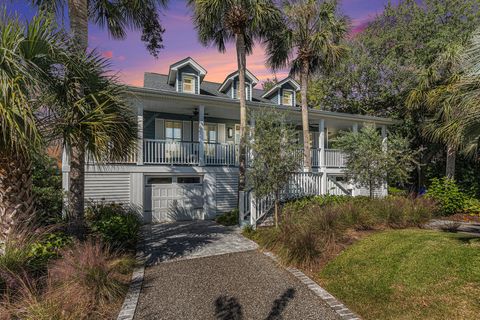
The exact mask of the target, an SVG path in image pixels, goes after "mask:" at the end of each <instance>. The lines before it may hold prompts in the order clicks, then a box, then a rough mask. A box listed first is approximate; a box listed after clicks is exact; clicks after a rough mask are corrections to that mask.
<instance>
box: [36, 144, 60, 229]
mask: <svg viewBox="0 0 480 320" xmlns="http://www.w3.org/2000/svg"><path fill="white" fill-rule="evenodd" d="M32 180H33V193H34V195H35V201H36V202H35V209H36V213H35V215H36V217H37V220H38V222H39V223H41V224H51V223H58V222H60V221H61V220H62V204H63V191H62V175H61V172H60V169H59V167H58V164H57V162H56V160H55V159H53V158H51V157H50V156H48V155H44V154H42V153H39V154H36V155H35V157H33V167H32Z"/></svg>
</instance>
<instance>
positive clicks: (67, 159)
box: [62, 145, 70, 217]
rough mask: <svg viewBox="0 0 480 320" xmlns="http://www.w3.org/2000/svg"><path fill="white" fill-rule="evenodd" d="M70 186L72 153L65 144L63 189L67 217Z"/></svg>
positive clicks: (64, 211) (63, 212)
mask: <svg viewBox="0 0 480 320" xmlns="http://www.w3.org/2000/svg"><path fill="white" fill-rule="evenodd" d="M69 188H70V153H69V151H68V150H67V146H65V145H64V146H63V150H62V189H63V206H62V215H63V217H66V215H67V208H68V191H69Z"/></svg>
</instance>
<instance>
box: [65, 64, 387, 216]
mask: <svg viewBox="0 0 480 320" xmlns="http://www.w3.org/2000/svg"><path fill="white" fill-rule="evenodd" d="M206 74H207V70H206V69H205V68H203V67H202V66H201V65H200V64H199V63H197V62H196V61H195V60H194V59H192V58H190V57H188V58H185V59H183V60H181V61H178V62H176V63H174V64H172V65H171V66H170V68H169V72H168V74H157V73H149V72H147V73H145V76H144V86H143V87H129V90H128V92H129V94H128V100H129V101H130V102H131V106H132V108H134V110H135V111H136V114H137V118H138V125H139V131H138V137H139V140H140V141H139V148H138V152H137V153H136V154H133V155H125V159H124V161H121V162H119V163H109V164H103V165H98V164H95V163H87V165H86V177H85V198H86V200H87V201H112V202H121V203H130V204H132V205H135V206H137V207H138V208H141V211H142V212H143V215H144V220H145V221H146V222H157V221H166V220H171V219H212V218H214V217H215V216H216V215H218V214H221V213H224V212H227V211H230V210H232V209H234V208H237V207H238V198H237V193H238V192H237V191H238V186H237V184H238V143H239V139H240V135H239V130H240V125H239V116H240V110H239V102H238V98H239V81H238V72H232V73H231V74H229V75H227V76H226V77H225V80H224V81H223V82H222V83H214V82H209V81H206V80H204V78H205V75H206ZM258 84H259V80H258V79H257V78H256V77H255V75H254V74H252V73H251V72H250V71H247V73H246V87H245V90H246V97H247V106H248V108H250V109H251V110H255V109H261V108H265V107H274V108H276V109H278V110H280V111H281V112H286V113H288V119H290V121H292V123H293V124H295V125H297V129H298V132H299V135H298V139H299V143H300V144H302V134H301V129H302V128H301V110H300V107H299V106H298V105H297V101H296V94H297V92H298V91H299V89H300V86H299V84H298V83H297V82H296V81H295V80H294V79H292V78H289V77H287V78H285V79H283V80H281V81H279V82H278V83H276V84H275V85H274V86H273V87H272V88H270V89H269V90H268V91H264V90H261V89H259V88H257V86H258ZM309 119H310V130H311V143H312V167H313V173H311V174H303V173H299V174H298V177H296V178H295V179H297V180H296V181H297V182H298V183H297V187H298V188H297V189H299V188H300V189H301V190H304V189H305V186H306V185H310V186H312V185H313V187H310V189H311V191H310V192H313V193H317V194H326V193H333V194H351V195H359V194H366V190H363V189H361V188H357V187H356V186H352V185H350V184H348V183H347V181H345V178H344V174H343V167H344V164H345V158H344V156H343V154H342V153H341V152H340V151H339V150H335V149H334V146H333V145H332V139H333V138H334V137H335V135H337V134H338V132H340V131H342V130H358V129H359V128H360V127H362V126H364V125H365V124H367V123H369V124H375V125H376V126H377V127H378V128H379V130H381V131H382V134H383V137H385V138H386V132H387V130H386V127H387V126H388V125H390V124H392V123H393V121H392V120H390V119H385V118H378V117H370V116H362V115H353V114H345V113H337V112H329V111H322V110H317V109H311V110H310V113H309ZM250 125H252V126H253V125H254V123H253V122H252V123H250ZM299 151H300V150H299ZM64 160H65V161H64V163H68V161H67V160H68V159H64ZM63 171H64V179H63V181H64V188H65V189H66V188H68V171H69V167H68V165H65V166H64V167H63ZM307 178H308V179H310V180H309V181H306V180H305V179H307ZM295 179H294V180H295ZM312 179H313V180H312ZM312 181H313V184H312ZM378 192H380V193H385V192H386V190H385V188H384V189H382V190H379V191H378ZM242 196H243V195H242ZM244 200H245V201H246V202H242V203H243V206H246V207H248V208H247V209H245V208H242V210H243V211H244V212H245V213H250V214H251V215H252V216H253V214H252V211H251V210H249V208H250V207H251V205H252V203H253V199H252V198H251V197H249V195H245V199H244ZM242 201H243V200H242ZM256 207H257V211H258V210H259V209H258V208H260V207H261V206H259V204H257V206H256ZM264 209H265V208H264ZM263 211H265V210H263ZM261 214H263V213H262V212H260V211H258V212H257V213H256V214H255V217H256V218H258V216H259V215H261ZM256 218H255V219H256Z"/></svg>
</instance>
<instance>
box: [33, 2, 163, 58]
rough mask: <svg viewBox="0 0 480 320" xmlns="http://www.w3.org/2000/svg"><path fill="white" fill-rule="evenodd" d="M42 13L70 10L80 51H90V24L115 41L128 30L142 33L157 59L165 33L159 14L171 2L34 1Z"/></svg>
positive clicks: (143, 38)
mask: <svg viewBox="0 0 480 320" xmlns="http://www.w3.org/2000/svg"><path fill="white" fill-rule="evenodd" d="M31 1H32V3H33V4H34V5H36V6H38V7H39V8H41V9H42V10H48V11H50V12H54V13H59V14H63V8H64V7H65V5H67V7H68V16H69V19H70V32H71V33H72V35H73V39H74V41H75V42H76V43H77V45H78V48H79V49H80V50H83V51H85V50H87V46H88V22H89V21H91V22H93V23H95V24H97V25H98V26H100V27H102V28H104V27H106V28H107V30H108V33H109V34H110V35H111V36H112V37H113V38H114V39H124V38H125V37H126V31H127V29H132V30H141V31H142V37H141V39H142V41H143V42H145V43H146V46H147V49H148V51H149V52H150V53H151V54H152V55H153V56H155V57H157V56H158V53H159V50H160V49H162V48H163V45H162V42H163V33H164V32H165V29H164V28H163V27H162V25H161V24H160V18H159V16H158V10H159V9H162V8H166V5H167V2H168V0H128V1H104V0H31Z"/></svg>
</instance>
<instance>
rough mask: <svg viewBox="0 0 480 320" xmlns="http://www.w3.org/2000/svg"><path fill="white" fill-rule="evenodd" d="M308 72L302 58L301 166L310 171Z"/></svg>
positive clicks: (306, 63)
mask: <svg viewBox="0 0 480 320" xmlns="http://www.w3.org/2000/svg"><path fill="white" fill-rule="evenodd" d="M308 73H309V63H308V60H306V59H304V60H303V62H302V72H301V73H300V82H301V96H302V127H303V167H304V170H305V171H307V172H310V171H311V170H312V164H311V157H310V130H309V122H308V102H307V89H308Z"/></svg>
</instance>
